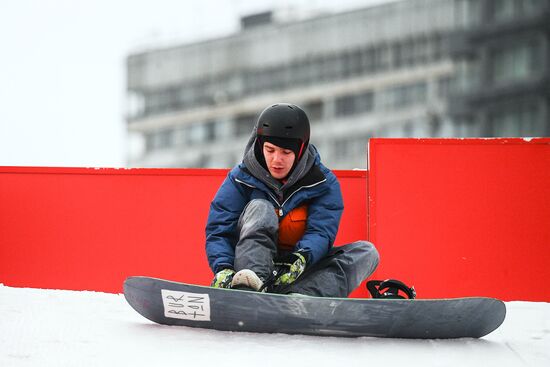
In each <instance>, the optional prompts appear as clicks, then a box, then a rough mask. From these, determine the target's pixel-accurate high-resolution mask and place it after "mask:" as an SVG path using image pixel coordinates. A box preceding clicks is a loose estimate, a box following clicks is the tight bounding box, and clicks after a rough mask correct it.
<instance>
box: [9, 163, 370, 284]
mask: <svg viewBox="0 0 550 367" xmlns="http://www.w3.org/2000/svg"><path fill="white" fill-rule="evenodd" d="M226 174H227V170H206V169H204V170H203V169H200V170H197V169H93V168H92V169H89V168H37V167H0V208H1V209H0V238H1V241H0V283H4V284H6V285H10V286H18V287H38V288H61V289H74V290H97V291H108V292H120V291H121V286H122V281H123V280H124V279H125V277H127V276H129V275H148V276H154V277H160V278H167V279H174V280H181V281H185V282H189V283H196V284H208V283H209V282H210V280H211V278H212V274H211V272H210V269H209V268H208V265H207V261H206V256H205V252H204V241H205V237H204V227H205V224H206V217H207V215H208V209H209V203H210V201H211V199H212V198H213V196H214V195H215V193H216V190H217V189H218V187H219V186H220V184H221V182H222V181H223V179H224V178H225V176H226ZM337 175H338V176H339V179H340V182H341V185H342V190H343V192H344V195H345V197H346V198H347V199H346V201H345V205H346V211H345V214H344V218H343V222H342V225H341V231H340V235H339V236H338V238H337V243H340V244H341V243H344V242H350V241H354V240H357V239H361V238H363V239H364V238H366V235H367V234H366V222H367V217H366V211H365V207H366V172H364V171H362V172H361V171H359V172H356V171H340V172H337Z"/></svg>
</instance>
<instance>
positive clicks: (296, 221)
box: [278, 205, 307, 251]
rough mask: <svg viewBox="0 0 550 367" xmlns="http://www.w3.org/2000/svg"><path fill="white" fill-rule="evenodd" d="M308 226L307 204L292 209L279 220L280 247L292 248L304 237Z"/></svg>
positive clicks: (283, 248) (282, 248) (284, 248)
mask: <svg viewBox="0 0 550 367" xmlns="http://www.w3.org/2000/svg"><path fill="white" fill-rule="evenodd" d="M306 227H307V205H303V206H299V207H297V208H294V209H293V210H291V211H290V212H289V213H288V214H287V215H286V216H285V217H284V218H283V219H282V220H281V221H280V222H279V241H278V245H279V249H281V250H286V251H289V250H292V249H294V246H296V243H297V242H298V241H300V239H302V236H303V235H304V233H305V232H306Z"/></svg>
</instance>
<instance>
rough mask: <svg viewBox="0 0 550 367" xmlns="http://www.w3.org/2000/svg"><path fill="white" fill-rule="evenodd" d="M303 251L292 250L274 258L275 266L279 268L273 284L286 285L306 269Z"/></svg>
mask: <svg viewBox="0 0 550 367" xmlns="http://www.w3.org/2000/svg"><path fill="white" fill-rule="evenodd" d="M304 255H305V254H304V253H300V252H293V253H290V254H287V255H283V256H281V257H278V258H276V259H275V260H274V263H275V267H276V268H278V269H279V276H278V278H277V280H276V281H275V285H288V284H291V283H293V282H295V281H296V279H298V277H299V276H300V275H302V273H303V272H304V270H305V269H306V264H307V261H306V257H305V256H304Z"/></svg>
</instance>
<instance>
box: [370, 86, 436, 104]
mask: <svg viewBox="0 0 550 367" xmlns="http://www.w3.org/2000/svg"><path fill="white" fill-rule="evenodd" d="M379 98H380V101H379V103H380V105H381V107H382V108H385V109H400V108H406V107H409V106H412V105H415V104H421V103H425V102H426V100H427V98H428V87H427V85H426V82H420V83H414V84H407V85H399V86H395V87H391V88H388V89H386V90H384V91H382V93H381V94H380V97H379Z"/></svg>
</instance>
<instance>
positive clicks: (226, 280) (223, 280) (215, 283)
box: [210, 269, 235, 288]
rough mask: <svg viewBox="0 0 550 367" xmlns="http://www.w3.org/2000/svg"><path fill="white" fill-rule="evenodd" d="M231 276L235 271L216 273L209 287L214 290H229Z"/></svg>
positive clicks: (224, 270)
mask: <svg viewBox="0 0 550 367" xmlns="http://www.w3.org/2000/svg"><path fill="white" fill-rule="evenodd" d="M233 275H235V270H233V269H223V270H220V271H218V272H217V273H216V276H215V277H214V279H212V283H211V284H210V286H211V287H214V288H231V281H232V280H233Z"/></svg>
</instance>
